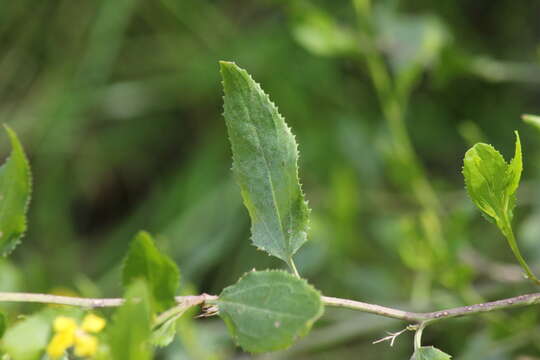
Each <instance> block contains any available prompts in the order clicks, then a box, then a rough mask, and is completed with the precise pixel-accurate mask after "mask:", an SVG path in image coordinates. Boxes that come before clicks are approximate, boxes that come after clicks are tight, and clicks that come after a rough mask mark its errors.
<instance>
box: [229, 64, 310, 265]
mask: <svg viewBox="0 0 540 360" xmlns="http://www.w3.org/2000/svg"><path fill="white" fill-rule="evenodd" d="M220 65H221V75H222V77H223V87H224V91H225V97H224V100H225V106H224V107H225V113H224V115H225V122H226V124H227V128H228V131H229V139H230V141H231V145H232V152H233V171H234V174H235V176H236V180H237V182H238V184H239V185H240V188H241V192H242V197H243V199H244V204H245V206H246V207H247V209H248V211H249V215H250V217H251V235H252V236H251V239H252V241H253V243H254V244H255V246H257V247H258V248H259V249H262V250H264V251H266V252H268V253H269V254H271V255H273V256H276V257H278V258H280V259H282V260H283V261H285V262H287V263H289V264H290V262H291V260H292V256H293V254H294V253H295V252H296V251H297V250H298V249H299V248H300V247H301V246H302V244H304V242H305V241H306V239H307V231H308V217H309V209H308V206H307V203H306V201H305V200H304V194H303V193H302V189H301V186H300V182H299V180H298V166H297V161H298V150H297V146H296V141H295V139H294V136H293V135H292V133H291V130H290V129H289V127H288V126H287V124H285V120H284V119H283V117H281V115H280V114H279V113H278V110H277V108H276V106H275V105H274V104H273V103H272V102H271V101H270V99H269V98H268V95H266V94H265V93H264V92H263V90H262V89H261V87H260V86H259V84H257V83H256V82H255V81H254V80H253V79H252V78H251V77H250V76H249V74H248V73H247V72H246V71H245V70H242V69H240V68H239V67H238V66H236V65H235V64H234V63H231V62H225V61H222V62H220Z"/></svg>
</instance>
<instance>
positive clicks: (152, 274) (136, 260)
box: [123, 231, 180, 311]
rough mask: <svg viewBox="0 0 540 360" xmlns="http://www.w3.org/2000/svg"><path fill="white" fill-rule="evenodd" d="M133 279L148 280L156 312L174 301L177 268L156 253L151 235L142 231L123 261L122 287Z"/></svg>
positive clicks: (157, 251)
mask: <svg viewBox="0 0 540 360" xmlns="http://www.w3.org/2000/svg"><path fill="white" fill-rule="evenodd" d="M136 279H145V280H146V281H147V284H148V285H149V286H150V289H151V291H152V296H153V299H154V301H155V307H156V311H163V310H165V309H167V308H169V307H171V306H174V304H175V303H176V302H175V300H174V296H175V295H176V291H177V290H178V285H179V282H180V272H179V270H178V267H177V266H176V264H175V263H174V261H172V260H171V259H170V258H169V257H167V256H166V255H164V254H162V253H160V252H159V250H158V249H157V248H156V246H155V245H154V242H153V240H152V237H151V236H150V234H148V233H147V232H144V231H141V232H139V233H138V234H137V235H136V236H135V238H134V239H133V241H132V243H131V246H130V248H129V251H128V254H127V257H126V260H125V262H124V269H123V283H124V286H125V287H127V286H129V285H130V284H131V283H132V282H133V281H134V280H136Z"/></svg>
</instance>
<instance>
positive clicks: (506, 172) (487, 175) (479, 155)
mask: <svg viewBox="0 0 540 360" xmlns="http://www.w3.org/2000/svg"><path fill="white" fill-rule="evenodd" d="M522 169H523V165H522V158H521V143H520V140H519V135H518V133H517V132H516V146H515V155H514V158H513V159H512V161H511V162H510V164H507V163H506V162H505V160H504V158H503V157H502V155H501V154H500V153H499V152H498V151H497V150H495V148H493V146H491V145H487V144H483V143H479V144H476V145H474V146H473V147H472V148H471V149H469V151H467V153H466V154H465V159H464V161H463V175H464V176H465V184H466V186H467V191H468V193H469V196H470V197H471V199H472V200H473V202H474V203H475V204H476V206H478V208H480V210H482V211H483V213H484V214H485V215H486V216H487V217H488V219H490V220H492V221H493V222H495V223H496V224H497V225H498V226H499V228H501V230H502V231H503V232H506V231H507V229H506V228H507V227H508V226H509V224H510V221H511V220H512V216H513V209H514V207H515V192H516V190H517V188H518V186H519V181H520V178H521V172H522Z"/></svg>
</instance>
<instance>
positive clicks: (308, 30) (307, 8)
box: [292, 2, 359, 56]
mask: <svg viewBox="0 0 540 360" xmlns="http://www.w3.org/2000/svg"><path fill="white" fill-rule="evenodd" d="M293 6H296V7H297V9H295V10H294V19H293V23H292V34H293V36H294V37H295V39H296V41H298V42H299V43H300V44H301V45H302V46H303V47H305V48H306V49H307V50H308V51H311V52H312V53H314V54H315V55H321V56H336V55H344V54H353V53H357V52H358V51H359V46H358V40H357V38H356V35H355V33H354V32H353V31H352V30H351V29H348V28H346V27H345V26H343V25H341V24H338V23H337V22H336V21H335V19H333V18H332V17H330V16H329V15H328V14H327V13H325V12H324V11H322V10H321V9H319V8H317V7H315V6H314V5H313V4H311V3H307V2H304V3H301V4H300V3H295V4H294V5H293Z"/></svg>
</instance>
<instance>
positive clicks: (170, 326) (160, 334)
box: [151, 309, 187, 347]
mask: <svg viewBox="0 0 540 360" xmlns="http://www.w3.org/2000/svg"><path fill="white" fill-rule="evenodd" d="M186 310H187V309H186ZM183 313H184V312H182V313H179V314H176V315H174V316H173V317H171V318H170V319H168V320H167V321H165V322H164V323H163V324H162V325H161V326H160V327H158V328H157V329H155V330H154V331H152V337H151V341H152V344H154V345H155V346H159V347H165V346H167V345H169V344H170V343H171V342H172V341H173V340H174V335H175V334H176V324H177V321H178V319H180V317H181V316H182V314H183Z"/></svg>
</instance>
